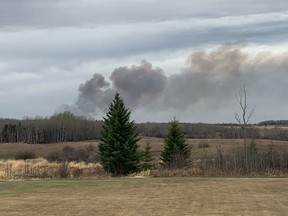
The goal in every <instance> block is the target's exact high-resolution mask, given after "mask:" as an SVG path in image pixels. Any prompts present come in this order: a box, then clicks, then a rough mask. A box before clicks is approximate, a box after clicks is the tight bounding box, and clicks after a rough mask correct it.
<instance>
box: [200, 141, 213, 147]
mask: <svg viewBox="0 0 288 216" xmlns="http://www.w3.org/2000/svg"><path fill="white" fill-rule="evenodd" d="M209 147H210V144H209V143H207V142H200V143H199V144H198V148H209Z"/></svg>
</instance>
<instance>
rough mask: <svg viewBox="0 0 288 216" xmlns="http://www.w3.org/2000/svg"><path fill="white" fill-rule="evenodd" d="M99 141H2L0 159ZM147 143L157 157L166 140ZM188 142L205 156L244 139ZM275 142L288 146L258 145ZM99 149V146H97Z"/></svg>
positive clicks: (197, 155) (144, 139)
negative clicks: (205, 144)
mask: <svg viewBox="0 0 288 216" xmlns="http://www.w3.org/2000/svg"><path fill="white" fill-rule="evenodd" d="M98 143H99V142H98V141H83V142H64V143H49V144H26V143H1V144H0V159H8V158H10V159H13V158H15V156H16V154H17V153H18V152H20V151H31V152H34V153H35V154H36V156H37V157H46V156H47V155H48V154H49V153H50V152H53V151H54V152H55V151H57V152H61V150H62V149H63V147H65V146H67V145H69V146H72V147H74V148H76V149H77V148H81V147H85V146H88V145H93V146H95V147H97V146H98ZM146 143H150V145H151V147H152V152H153V155H154V156H155V157H156V158H157V157H158V156H159V155H160V152H161V150H162V149H163V144H164V141H163V139H162V138H155V137H142V139H141V140H140V142H139V145H140V149H143V148H144V146H145V145H146ZM187 143H188V144H189V145H190V146H191V147H192V157H193V158H201V157H203V156H211V155H216V154H217V148H216V146H221V149H222V150H223V152H224V153H225V152H226V151H227V152H229V151H230V150H231V149H232V148H233V147H237V146H242V145H243V140H240V139H188V140H187ZM200 143H207V144H208V145H209V147H208V148H199V147H198V145H199V144H200ZM270 144H273V145H275V147H277V149H279V151H281V148H283V147H288V141H270V140H257V145H258V147H264V148H265V147H267V146H268V145H270ZM96 149H97V148H96Z"/></svg>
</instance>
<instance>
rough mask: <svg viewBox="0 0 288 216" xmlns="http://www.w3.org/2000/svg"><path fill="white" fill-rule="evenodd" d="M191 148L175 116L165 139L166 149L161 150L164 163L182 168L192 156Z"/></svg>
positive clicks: (167, 165)
mask: <svg viewBox="0 0 288 216" xmlns="http://www.w3.org/2000/svg"><path fill="white" fill-rule="evenodd" d="M190 152H191V150H190V148H189V145H188V144H187V143H186V138H185V136H184V133H183V131H182V129H181V128H180V126H179V124H178V121H177V120H176V119H175V118H174V120H173V121H171V122H170V127H169V129H168V133H167V136H166V138H165V140H164V149H163V151H162V152H161V160H162V162H163V165H164V166H165V167H168V168H181V167H183V166H185V165H186V164H187V160H188V159H189V157H190Z"/></svg>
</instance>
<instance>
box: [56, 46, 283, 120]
mask: <svg viewBox="0 0 288 216" xmlns="http://www.w3.org/2000/svg"><path fill="white" fill-rule="evenodd" d="M186 63H187V64H186V66H185V67H184V68H182V69H181V70H180V71H179V73H176V74H174V75H172V76H170V77H167V76H166V75H165V74H164V72H163V71H162V69H160V68H153V67H152V65H151V63H149V62H148V61H146V60H142V61H141V64H140V65H139V66H135V65H134V66H131V67H119V68H116V69H115V70H114V71H113V72H112V74H111V76H110V81H111V84H110V83H109V82H108V81H106V80H105V78H104V77H103V76H102V75H101V74H94V76H93V77H92V78H91V79H90V80H88V81H86V82H85V83H84V84H81V85H80V87H79V95H78V98H77V101H76V103H75V104H74V105H72V106H67V105H66V106H63V107H62V109H66V110H70V111H72V112H74V113H76V114H79V113H81V114H83V115H92V114H95V113H97V112H99V111H101V112H104V111H105V110H106V109H107V107H108V105H109V103H110V102H111V100H112V98H113V95H114V93H115V92H116V91H118V92H119V93H120V94H121V95H122V96H123V98H124V100H125V103H126V104H127V106H128V107H130V108H133V109H137V108H138V107H141V108H142V109H148V110H151V109H152V110H153V109H154V110H155V109H157V111H161V110H164V109H165V110H167V109H180V110H184V109H187V108H188V107H190V106H193V105H194V104H196V103H199V102H205V103H207V106H209V104H216V105H217V104H223V103H225V102H227V101H231V100H232V99H234V95H235V90H236V89H239V88H240V87H241V86H243V85H247V86H253V87H254V89H256V90H259V89H261V88H263V87H264V88H267V86H268V87H269V82H270V83H275V82H277V81H279V79H280V80H281V79H282V80H283V78H284V79H285V78H287V77H288V75H287V70H288V54H287V53H278V54H273V53H268V52H258V53H256V54H254V55H251V54H249V53H248V52H247V51H245V47H244V46H243V45H239V44H225V45H223V46H220V47H219V48H217V49H213V50H210V51H198V52H194V53H192V54H191V55H190V56H189V57H188V58H187V62H186ZM267 84H268V85H267ZM287 86H288V85H281V86H280V87H278V88H282V89H279V91H280V92H282V91H286V92H287V90H288V87H287ZM216 105H214V106H213V107H212V108H211V109H214V108H215V106H216Z"/></svg>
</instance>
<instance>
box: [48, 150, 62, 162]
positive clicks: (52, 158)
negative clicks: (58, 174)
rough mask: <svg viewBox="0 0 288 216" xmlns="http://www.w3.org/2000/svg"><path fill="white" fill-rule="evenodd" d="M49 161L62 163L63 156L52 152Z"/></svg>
mask: <svg viewBox="0 0 288 216" xmlns="http://www.w3.org/2000/svg"><path fill="white" fill-rule="evenodd" d="M47 160H48V161H50V162H55V161H60V160H61V155H60V154H59V152H50V153H49V154H48V156H47Z"/></svg>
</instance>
